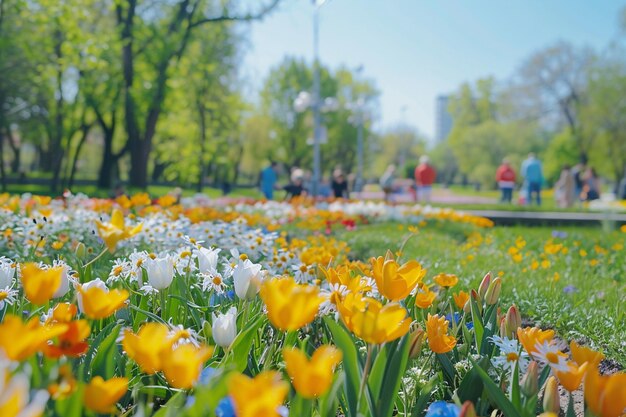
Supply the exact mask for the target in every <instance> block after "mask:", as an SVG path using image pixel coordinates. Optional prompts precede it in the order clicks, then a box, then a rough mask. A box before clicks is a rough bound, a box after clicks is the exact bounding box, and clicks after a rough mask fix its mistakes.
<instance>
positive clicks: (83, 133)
mask: <svg viewBox="0 0 626 417" xmlns="http://www.w3.org/2000/svg"><path fill="white" fill-rule="evenodd" d="M90 130H91V125H83V126H82V127H81V136H80V140H79V141H78V145H76V152H75V153H74V160H73V161H72V169H71V171H70V177H69V180H68V182H67V188H69V189H70V190H71V189H72V187H73V186H74V177H75V176H76V169H77V166H78V158H79V157H80V151H81V150H82V148H83V145H84V144H85V142H86V141H87V135H88V134H89V131H90Z"/></svg>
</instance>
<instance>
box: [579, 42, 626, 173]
mask: <svg viewBox="0 0 626 417" xmlns="http://www.w3.org/2000/svg"><path fill="white" fill-rule="evenodd" d="M588 84H589V87H588V88H589V90H588V96H589V101H588V103H587V104H586V105H585V107H584V108H583V109H582V114H581V118H582V120H583V121H584V123H585V127H586V128H587V129H586V131H585V132H584V134H585V135H586V136H588V137H590V138H592V140H594V146H593V148H592V149H591V155H590V156H591V159H592V162H593V163H594V164H595V165H596V166H597V167H598V168H600V170H601V172H603V173H604V174H606V175H609V176H610V177H612V178H613V180H615V182H616V183H619V181H620V179H621V178H622V177H623V176H624V175H625V174H626V99H625V97H626V59H624V50H623V48H620V47H618V46H614V47H613V48H612V49H611V50H610V51H609V53H608V54H607V56H605V57H604V58H603V59H601V60H599V61H598V62H597V63H596V64H595V65H594V67H593V70H592V71H591V74H590V77H589V83H588Z"/></svg>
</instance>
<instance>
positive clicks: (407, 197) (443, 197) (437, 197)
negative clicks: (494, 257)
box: [351, 188, 498, 204]
mask: <svg viewBox="0 0 626 417" xmlns="http://www.w3.org/2000/svg"><path fill="white" fill-rule="evenodd" d="M351 197H352V198H355V199H362V200H382V199H383V198H384V197H385V194H384V193H383V192H382V191H363V192H361V193H352V195H351ZM393 201H394V202H396V203H414V202H415V199H414V197H413V195H411V194H409V193H395V194H393ZM430 202H431V203H439V204H496V203H498V199H497V198H491V197H482V196H472V195H459V194H455V193H454V192H453V191H451V190H448V189H445V188H435V189H433V192H432V198H431V200H430Z"/></svg>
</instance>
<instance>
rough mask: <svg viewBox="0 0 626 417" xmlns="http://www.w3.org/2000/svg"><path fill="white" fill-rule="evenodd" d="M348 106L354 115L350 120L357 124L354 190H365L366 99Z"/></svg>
mask: <svg viewBox="0 0 626 417" xmlns="http://www.w3.org/2000/svg"><path fill="white" fill-rule="evenodd" d="M348 108H349V109H350V110H352V116H350V119H349V121H350V122H351V123H352V124H353V125H354V126H356V146H357V148H356V150H357V152H356V155H357V165H356V179H355V182H354V190H355V191H357V192H359V193H360V192H361V191H363V185H364V179H363V159H364V158H363V153H364V152H363V147H364V144H363V141H364V140H363V125H364V124H365V121H366V119H367V114H366V109H365V100H364V99H363V98H362V97H361V98H358V99H357V100H356V101H355V102H354V103H350V104H349V105H348Z"/></svg>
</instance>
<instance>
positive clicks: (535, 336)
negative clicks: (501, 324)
mask: <svg viewBox="0 0 626 417" xmlns="http://www.w3.org/2000/svg"><path fill="white" fill-rule="evenodd" d="M553 337H554V330H541V329H538V328H537V327H526V328H523V329H522V328H518V329H517V339H518V340H519V342H520V343H521V344H522V346H524V350H525V351H526V353H528V354H529V355H532V354H533V353H535V352H536V351H537V348H536V346H537V344H542V343H543V342H546V341H550V340H552V338H553Z"/></svg>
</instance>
